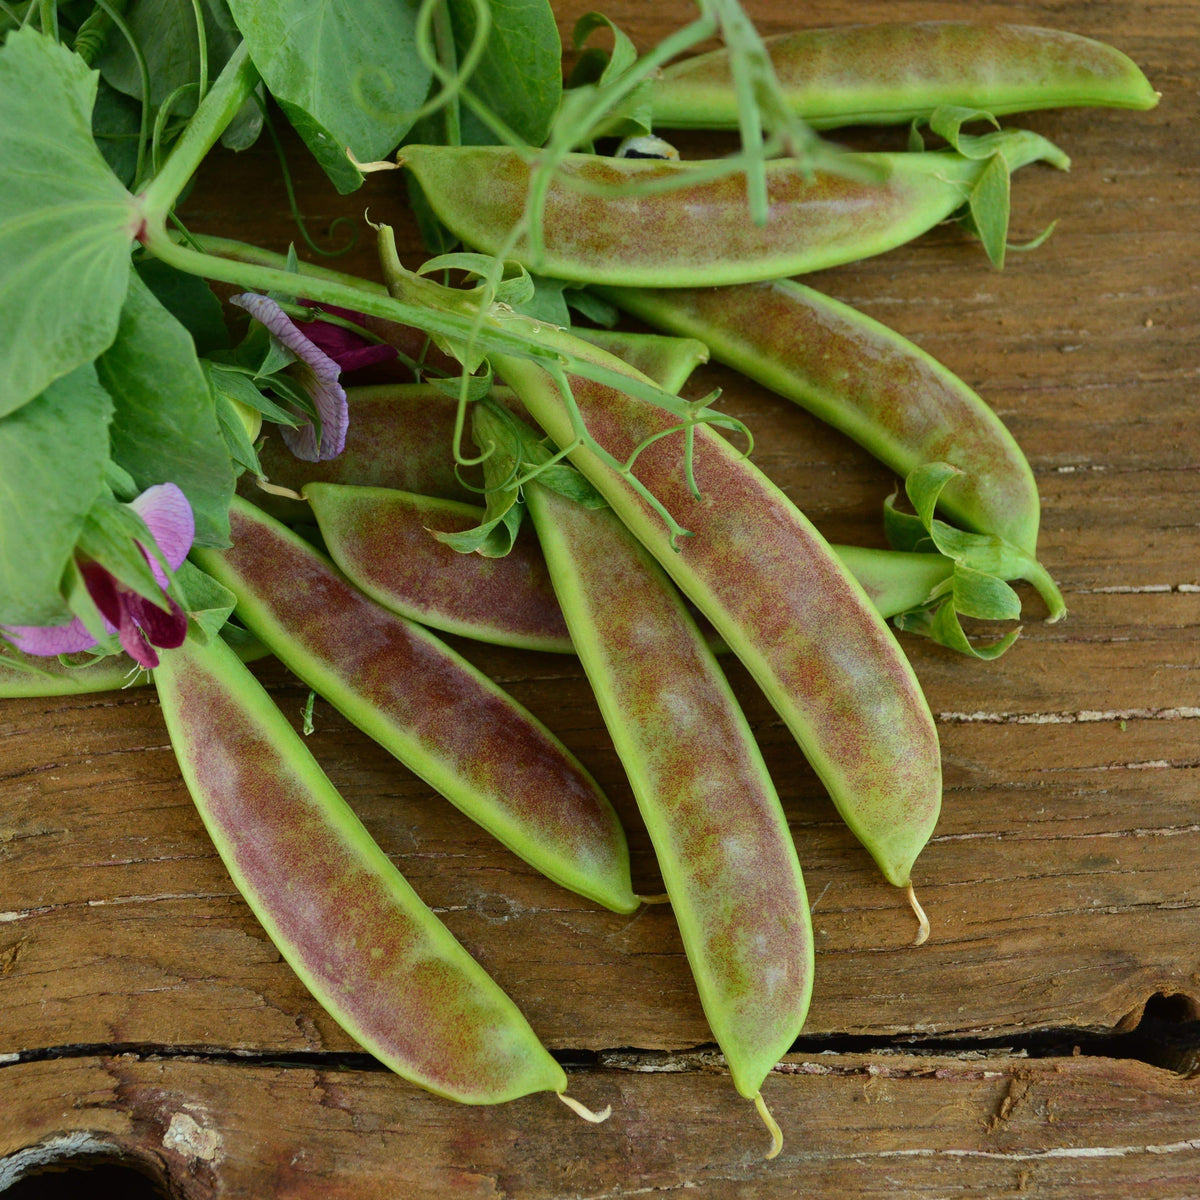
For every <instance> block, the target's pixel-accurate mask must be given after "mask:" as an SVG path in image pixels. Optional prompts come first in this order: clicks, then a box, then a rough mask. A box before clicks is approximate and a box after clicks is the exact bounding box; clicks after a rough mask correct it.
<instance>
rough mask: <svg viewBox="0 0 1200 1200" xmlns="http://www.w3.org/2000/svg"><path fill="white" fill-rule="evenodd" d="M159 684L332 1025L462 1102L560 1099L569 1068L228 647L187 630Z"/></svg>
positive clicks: (270, 915)
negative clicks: (534, 1095) (415, 885)
mask: <svg viewBox="0 0 1200 1200" xmlns="http://www.w3.org/2000/svg"><path fill="white" fill-rule="evenodd" d="M154 682H155V684H156V685H157V688H158V695H159V700H160V702H161V704H162V711H163V716H164V718H165V719H166V723H167V729H168V731H169V733H170V736H171V745H172V746H173V748H174V750H175V755H176V758H177V759H178V760H179V766H180V769H181V771H182V772H183V778H184V781H185V783H186V784H187V787H188V791H189V792H190V793H191V795H192V799H193V800H194V802H195V804H196V808H197V809H198V810H199V812H200V816H201V818H202V820H203V821H204V824H205V827H206V828H207V830H208V832H209V835H210V836H211V838H212V841H213V844H214V846H215V847H216V848H217V851H218V853H219V854H220V856H221V859H222V860H223V862H224V863H225V866H226V867H227V869H228V870H229V873H230V875H231V876H232V877H233V881H234V883H235V884H236V885H237V888H238V891H240V892H241V894H242V895H243V896H244V897H245V899H246V902H247V903H248V904H249V905H250V908H251V910H252V911H253V912H254V915H255V916H256V917H257V918H258V920H259V921H260V922H261V923H262V925H263V928H264V929H265V930H266V931H267V934H268V936H269V937H270V938H271V941H272V942H273V943H274V944H275V946H276V947H277V948H278V950H279V952H280V953H281V954H282V955H283V957H284V958H285V959H286V960H287V962H288V964H289V965H290V966H291V967H292V969H293V970H294V971H295V972H296V974H297V975H298V976H299V977H300V979H301V980H302V981H303V983H304V984H305V986H306V987H307V988H308V989H309V991H310V992H311V993H312V994H313V996H314V997H315V998H316V999H317V1000H318V1001H319V1002H320V1004H321V1006H322V1007H323V1008H324V1009H325V1010H326V1011H327V1012H328V1013H329V1014H330V1015H331V1016H332V1017H333V1018H334V1019H335V1020H336V1021H337V1022H338V1024H339V1025H341V1026H342V1028H343V1029H345V1031H346V1032H347V1033H348V1034H350V1036H351V1037H353V1038H354V1039H355V1040H356V1041H358V1042H359V1043H360V1044H361V1045H362V1046H363V1047H365V1048H366V1049H367V1050H369V1051H370V1052H371V1053H372V1054H373V1055H375V1057H376V1058H378V1059H379V1060H380V1061H381V1062H383V1063H384V1064H386V1065H387V1066H388V1067H390V1068H391V1069H392V1070H393V1071H395V1072H397V1074H399V1075H401V1076H403V1077H404V1078H405V1079H408V1080H410V1081H411V1082H413V1083H416V1084H419V1085H420V1086H421V1087H424V1088H427V1089H429V1090H430V1091H432V1092H435V1093H437V1094H438V1095H440V1096H445V1097H448V1098H449V1099H452V1100H458V1101H461V1102H463V1103H467V1104H496V1103H500V1102H502V1101H505V1100H513V1099H516V1098H517V1097H518V1096H524V1095H528V1094H529V1093H530V1092H540V1091H552V1092H557V1093H559V1094H560V1095H561V1094H562V1093H563V1092H564V1091H565V1089H566V1086H567V1079H566V1075H565V1074H564V1073H563V1069H562V1067H560V1066H559V1065H558V1063H557V1062H555V1060H554V1059H553V1058H552V1057H551V1056H550V1054H549V1053H548V1052H547V1051H546V1050H545V1048H544V1047H543V1046H542V1045H541V1043H540V1042H539V1041H538V1039H537V1037H536V1035H535V1034H534V1032H533V1030H532V1029H531V1028H530V1027H529V1024H528V1023H527V1022H526V1020H525V1018H524V1017H523V1016H522V1015H521V1013H520V1012H519V1010H518V1009H517V1007H516V1005H515V1004H514V1003H513V1002H512V1000H511V999H509V997H508V996H507V995H505V993H504V992H503V991H501V990H500V988H499V987H498V986H497V985H496V984H495V983H494V982H493V981H492V980H491V979H490V978H489V977H488V975H487V974H486V973H485V972H484V970H483V968H482V967H480V966H479V965H478V963H476V962H475V961H474V959H472V958H471V956H470V955H469V954H468V953H467V951H466V950H465V949H463V947H462V945H461V944H460V943H459V942H457V941H456V940H455V939H454V937H453V935H452V934H451V933H450V931H449V930H448V929H446V927H445V926H444V925H443V924H442V923H441V922H440V921H439V920H438V919H437V917H436V916H435V915H434V914H433V912H431V911H430V909H429V908H427V907H426V906H425V904H424V903H422V901H421V900H420V898H419V897H418V896H417V894H416V893H415V892H414V891H413V890H412V888H411V887H410V886H409V885H408V883H407V882H406V881H405V879H404V877H403V876H402V875H401V874H400V872H399V871H397V870H396V868H395V867H394V866H393V865H392V863H391V862H390V860H389V859H388V857H387V855H385V854H384V853H383V851H382V850H381V849H380V848H379V846H378V845H377V844H376V843H375V842H374V840H373V839H372V838H371V836H370V834H369V833H368V832H367V831H366V829H365V828H363V826H362V823H361V822H360V821H359V820H358V818H357V817H356V816H355V815H354V813H353V811H352V810H351V809H350V807H349V805H347V804H346V802H345V800H343V799H342V797H341V796H340V795H339V794H338V792H337V790H336V789H335V788H334V786H333V784H332V783H330V781H329V779H328V777H327V776H326V775H325V773H324V772H323V771H322V770H321V768H320V766H319V765H318V764H317V762H316V760H315V759H314V758H313V756H312V754H311V753H310V752H309V750H308V747H307V746H305V744H304V740H303V738H302V737H300V735H299V734H297V733H296V732H295V730H294V729H292V727H291V725H290V724H289V723H288V722H287V720H286V719H285V718H284V717H283V715H282V714H281V713H280V711H279V710H278V709H277V708H276V707H275V705H274V703H273V702H272V701H271V698H270V697H269V696H268V695H267V693H266V691H265V690H264V689H263V687H262V685H261V684H259V683H258V681H257V680H256V679H255V678H254V677H253V675H251V674H250V672H249V671H248V670H247V669H246V667H245V666H244V665H243V664H242V663H241V662H240V661H239V659H238V658H237V656H236V655H235V654H234V652H233V651H232V650H230V649H229V648H228V647H227V646H226V645H225V644H224V643H223V642H221V640H220V639H218V638H213V639H212V640H211V641H209V643H208V644H207V645H198V644H197V643H196V642H195V641H191V640H189V641H187V642H185V643H184V645H183V646H182V647H180V648H179V649H177V650H170V651H166V652H164V653H163V655H162V656H161V661H160V663H159V666H158V667H157V669H156V670H155V672H154Z"/></svg>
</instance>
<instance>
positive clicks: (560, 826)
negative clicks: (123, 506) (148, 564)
mask: <svg viewBox="0 0 1200 1200" xmlns="http://www.w3.org/2000/svg"><path fill="white" fill-rule="evenodd" d="M229 516H230V531H231V537H232V539H233V545H232V547H230V548H229V549H227V550H215V549H210V548H206V549H196V550H193V555H194V556H195V557H196V558H197V559H198V560H199V561H200V562H201V563H202V564H203V566H204V569H205V570H206V571H208V573H209V574H210V575H212V576H214V578H216V579H217V580H219V581H220V582H221V583H223V584H224V585H225V586H226V587H228V588H229V589H230V590H231V591H232V592H233V593H234V594H235V595H236V596H237V598H238V603H237V612H238V615H239V616H240V617H241V618H242V620H243V621H244V623H245V624H246V625H247V626H248V627H249V628H250V629H251V630H252V631H253V632H254V634H255V635H256V636H257V637H258V638H259V639H260V640H261V641H262V642H263V643H264V644H265V645H267V646H269V647H270V649H271V650H272V651H273V652H274V653H275V654H276V656H277V657H278V658H279V659H280V660H281V661H282V662H283V663H284V664H285V665H286V666H288V667H289V668H290V669H291V670H293V671H294V672H295V673H296V674H297V675H299V676H300V678H301V679H303V680H304V682H305V683H307V684H308V686H309V687H311V688H313V689H314V690H316V691H317V692H319V693H320V694H321V695H322V696H324V697H325V698H326V699H327V700H328V701H329V702H330V703H331V704H332V705H333V706H334V707H335V708H337V709H338V710H339V711H340V712H341V713H342V714H343V715H344V716H346V718H347V719H348V720H350V721H352V722H353V723H354V724H355V725H357V726H358V727H359V728H360V729H362V730H363V731H364V732H365V733H367V734H368V735H369V736H370V737H372V738H374V739H375V740H376V741H377V742H379V744H380V745H381V746H383V747H384V748H385V749H387V750H388V751H389V752H390V753H392V754H394V755H395V756H396V757H397V758H398V759H400V761H401V762H403V763H404V764H405V765H406V766H407V767H408V768H409V769H410V770H412V771H413V772H414V773H416V774H417V775H419V776H420V777H421V778H422V779H424V780H425V781H426V782H427V783H429V784H430V785H431V786H432V787H434V788H435V789H436V790H437V791H439V792H440V793H441V794H442V795H443V796H445V797H446V798H447V799H448V800H450V801H451V803H453V804H455V805H456V806H457V807H458V808H460V809H462V811H463V812H465V813H466V814H467V816H469V817H471V819H472V820H474V821H476V822H477V823H478V824H480V825H481V826H483V828H485V829H486V830H488V832H489V833H491V834H492V835H493V836H495V837H496V838H498V839H499V840H500V841H501V842H502V843H503V844H504V845H506V846H507V847H508V848H509V849H510V850H512V851H513V852H514V853H515V854H518V855H519V856H520V857H522V858H523V859H525V861H526V862H528V863H530V864H531V865H532V866H534V867H536V868H537V869H538V870H540V871H541V872H542V873H543V874H545V875H547V876H548V877H549V878H551V879H553V880H554V881H555V882H556V883H559V884H561V885H562V886H564V887H567V888H570V889H572V890H573V891H575V892H578V893H579V894H580V895H582V896H586V897H588V898H589V899H592V900H595V901H596V902H597V903H599V904H603V905H605V906H606V907H608V908H611V909H614V910H616V911H618V912H632V911H633V910H634V909H635V908H636V907H637V900H636V899H635V897H634V895H633V892H632V889H631V885H630V882H629V857H628V850H627V848H626V844H625V835H624V833H623V831H622V829H621V826H620V824H619V822H618V820H617V816H616V814H615V813H614V812H613V810H612V807H611V805H610V804H609V803H608V801H607V799H606V798H605V797H604V795H603V794H602V793H601V791H600V789H599V788H598V787H597V785H596V783H595V781H594V780H593V779H592V778H591V776H590V775H588V773H587V772H586V771H585V770H584V768H583V766H582V765H581V764H580V763H579V762H578V761H577V760H576V759H575V757H574V756H573V755H572V754H571V753H570V752H569V751H568V750H567V749H566V747H565V746H563V745H562V743H561V742H559V741H558V739H557V738H555V737H554V735H553V734H552V733H550V731H549V730H548V729H546V727H545V726H544V725H542V724H541V722H539V721H537V720H536V718H534V717H533V716H532V715H531V714H530V713H529V712H527V711H526V710H525V709H524V708H522V707H521V706H520V705H518V704H517V703H516V701H514V700H513V699H512V698H511V697H510V696H508V695H507V694H506V693H505V692H503V691H501V689H500V688H498V687H497V686H496V685H495V684H494V683H492V681H491V680H490V679H488V678H487V677H486V676H485V675H483V674H482V673H481V672H479V671H478V670H476V669H475V668H474V667H472V666H471V665H470V664H469V663H467V662H466V661H465V660H464V659H462V658H461V657H460V656H459V655H457V654H455V653H454V652H453V651H452V650H451V649H450V648H449V647H448V646H446V645H445V644H444V643H443V642H441V641H439V640H438V639H437V638H435V637H434V636H433V635H432V634H431V633H429V632H428V631H427V630H425V629H422V628H421V627H420V626H419V625H416V624H414V623H413V622H411V621H406V620H405V619H404V618H402V617H398V616H396V615H395V614H392V613H389V612H387V611H386V610H385V609H382V608H380V607H379V606H378V605H377V604H375V603H374V601H372V600H370V599H369V598H368V597H367V596H365V595H363V594H362V593H361V592H360V591H358V589H357V588H355V587H354V586H353V585H352V584H351V583H350V582H349V581H348V580H347V579H346V578H345V577H344V576H342V575H341V574H340V573H339V572H338V571H337V570H336V569H335V568H334V567H333V565H332V564H331V563H329V561H328V560H327V559H325V558H324V557H323V556H322V555H320V554H318V553H317V552H316V551H315V550H313V549H312V548H311V547H310V546H308V545H307V544H306V543H305V542H303V541H302V540H301V539H300V538H298V537H296V536H295V535H294V534H292V533H290V532H289V531H288V530H287V529H285V528H284V527H283V526H282V525H280V524H279V523H278V522H276V521H274V520H272V519H271V518H270V517H268V516H267V515H266V514H265V513H261V512H258V511H257V510H255V509H254V508H253V506H251V505H249V504H247V503H245V502H244V501H242V500H237V499H235V501H234V504H233V506H232V508H231V509H230V514H229Z"/></svg>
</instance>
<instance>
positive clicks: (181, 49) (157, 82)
mask: <svg viewBox="0 0 1200 1200" xmlns="http://www.w3.org/2000/svg"><path fill="white" fill-rule="evenodd" d="M200 11H201V13H202V14H203V16H204V43H205V52H206V55H207V59H208V78H209V79H210V80H211V79H215V78H216V77H217V75H218V74H219V73H220V70H221V68H222V67H223V66H224V65H225V64H226V62H228V61H229V56H230V55H231V54H232V53H233V51H234V50H235V49H236V48H237V44H238V42H239V41H240V40H241V38H240V37H239V36H238V30H237V26H236V25H234V23H233V19H232V17H230V15H229V9H228V7H227V6H226V5H225V2H224V0H200ZM125 20H126V22H127V24H128V26H129V32H130V34H131V35H132V37H133V40H134V41H135V42H137V44H138V48H139V49H140V50H141V52H142V55H143V57H144V58H145V60H146V67H147V71H148V73H149V76H150V103H151V105H152V106H153V107H154V108H157V107H158V106H159V105H160V104H162V102H163V101H164V100H165V99H166V98H167V96H169V95H170V94H171V93H172V92H174V91H175V90H176V89H177V88H181V87H185V86H186V85H187V84H189V83H196V82H197V81H198V80H199V78H200V44H199V40H198V38H197V36H196V10H195V9H194V8H193V7H192V0H151V2H148V0H139V2H138V3H136V4H133V5H131V6H130V8H129V12H128V15H127V16H126V18H125ZM96 66H97V68H98V69H99V71H100V74H101V75H102V76H103V77H104V81H105V83H107V84H109V85H110V86H111V87H114V88H116V89H117V91H119V92H123V93H124V94H125V95H126V96H132V97H134V98H135V99H137V100H140V99H141V98H142V74H141V71H140V70H139V69H138V64H137V59H136V58H135V57H134V53H133V48H132V46H130V44H129V42H128V41H126V39H125V38H124V37H122V36H121V35H120V34H119V33H118V32H117V31H116V30H113V31H112V32H111V33H110V34H109V36H108V39H107V41H106V42H105V44H104V50H103V51H102V53H101V54H100V57H99V58H98V59H97V61H96ZM195 108H196V91H195V89H193V90H192V92H191V93H190V94H184V95H182V96H180V97H179V98H178V100H177V101H176V103H175V105H173V106H172V109H171V112H172V113H174V114H175V115H177V116H188V115H189V114H191V113H192V112H193V111H195Z"/></svg>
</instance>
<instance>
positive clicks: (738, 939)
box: [475, 406, 813, 1157]
mask: <svg viewBox="0 0 1200 1200" xmlns="http://www.w3.org/2000/svg"><path fill="white" fill-rule="evenodd" d="M500 419H501V418H497V417H496V416H495V415H494V414H493V413H492V412H489V410H488V408H487V407H486V406H485V407H481V408H479V409H477V410H476V417H475V421H476V430H477V434H476V440H477V441H479V442H480V444H481V445H483V444H486V442H487V441H488V440H489V439H491V440H492V441H493V442H494V443H496V442H498V436H497V435H499V436H502V434H500V431H496V433H495V434H490V433H489V425H493V424H494V423H496V422H497V421H498V420H500ZM545 456H546V457H547V458H548V457H549V453H548V452H546V455H545ZM525 496H526V502H527V503H528V505H529V511H530V514H531V515H532V517H533V520H534V524H535V525H536V527H537V531H538V538H539V540H540V541H541V544H542V547H543V549H544V551H545V554H546V560H547V563H548V564H549V568H550V575H551V578H552V579H553V581H554V588H555V591H556V592H557V594H558V597H559V600H560V601H561V603H562V608H563V612H564V614H565V616H566V619H567V624H568V626H569V628H570V630H571V636H572V638H573V640H574V642H575V645H576V647H577V649H578V653H579V657H580V661H581V662H582V664H583V667H584V669H585V671H586V673H587V677H588V681H589V683H590V684H591V686H592V690H593V691H594V692H595V695H596V698H597V700H598V702H599V704H600V711H601V713H602V714H603V716H604V721H605V724H606V725H607V727H608V730H609V733H610V734H611V735H612V739H613V744H614V746H615V747H616V750H617V753H618V754H619V756H620V758H621V763H622V765H623V766H624V768H625V773H626V775H627V776H628V778H629V782H630V785H631V786H632V789H633V793H634V796H635V797H636V799H637V803H638V808H639V810H640V811H641V814H642V817H643V819H644V820H645V822H646V828H647V831H648V832H649V834H650V839H651V842H652V843H653V846H654V851H655V855H656V856H657V859H658V863H659V867H660V869H661V871H662V876H663V881H664V883H665V885H666V889H667V895H668V897H669V898H670V901H671V906H672V908H673V909H674V912H675V917H676V920H677V921H678V923H679V930H680V933H681V935H682V938H683V944H684V949H685V951H686V953H687V957H688V963H689V964H690V966H691V970H692V975H693V977H694V978H695V981H696V986H697V990H698V991H699V993H700V1000H701V1003H702V1005H703V1008H704V1013H705V1016H706V1018H707V1019H708V1023H709V1026H710V1028H711V1029H712V1031H713V1033H714V1035H715V1036H716V1039H717V1043H718V1045H719V1046H720V1047H721V1050H722V1052H723V1053H724V1055H725V1060H726V1062H727V1063H728V1065H729V1070H730V1074H731V1075H732V1077H733V1082H734V1086H735V1087H736V1088H737V1090H738V1092H739V1093H740V1094H741V1095H743V1096H745V1097H746V1098H747V1099H750V1100H753V1101H754V1102H755V1104H756V1106H757V1107H758V1109H759V1112H760V1113H761V1114H762V1116H763V1119H764V1120H765V1121H766V1123H767V1125H768V1127H769V1128H770V1129H771V1131H772V1134H773V1137H774V1140H773V1144H772V1148H771V1153H770V1154H769V1156H768V1157H774V1155H775V1154H777V1153H778V1151H779V1148H780V1146H781V1145H782V1138H781V1137H780V1134H779V1128H778V1126H777V1125H776V1124H775V1122H774V1120H773V1118H771V1116H770V1113H769V1112H768V1110H767V1108H766V1105H765V1104H764V1102H763V1098H762V1093H761V1088H762V1083H763V1080H764V1079H765V1078H766V1076H767V1074H768V1072H769V1071H770V1070H771V1068H772V1067H773V1066H774V1065H775V1063H776V1062H777V1061H778V1060H779V1059H780V1058H781V1057H782V1056H783V1055H784V1054H785V1053H786V1052H787V1051H788V1049H789V1048H790V1047H791V1045H792V1042H793V1041H794V1040H795V1039H796V1037H797V1036H798V1035H799V1033H800V1030H801V1028H802V1027H803V1024H804V1018H805V1015H806V1014H807V1011H808V1003H809V998H810V996H811V992H812V972H813V938H812V927H811V923H810V919H809V911H808V900H807V897H806V895H805V891H804V880H803V877H802V875H801V872H800V864H799V862H798V861H797V859H796V850H795V846H794V844H793V842H792V837H791V833H790V832H789V830H788V826H787V821H786V820H785V818H784V815H783V810H782V807H781V806H780V803H779V797H778V796H777V795H776V792H775V787H774V785H773V784H772V783H771V780H770V777H769V776H768V774H767V769H766V766H765V764H764V763H763V761H762V755H761V754H760V753H759V750H758V746H757V744H756V743H755V741H754V737H753V734H752V733H751V732H750V728H749V726H748V724H747V723H746V718H745V717H744V715H743V714H742V711H741V709H740V708H739V707H738V704H737V701H736V700H735V699H734V696H733V693H732V691H731V690H730V688H729V684H728V683H727V682H726V680H725V677H724V675H722V674H721V670H720V668H719V667H718V665H717V661H716V659H715V657H714V656H713V654H712V652H711V651H710V650H709V649H708V646H707V645H706V644H705V641H704V638H703V636H702V635H701V633H700V631H699V629H698V628H697V627H696V625H695V623H694V622H693V621H692V620H691V618H690V617H689V616H688V613H687V611H686V609H685V608H684V605H683V602H682V599H681V598H680V596H679V593H678V592H677V591H676V589H675V588H674V586H673V585H672V584H671V582H670V580H669V579H668V578H667V577H666V575H665V574H663V572H662V570H661V568H659V566H658V565H657V563H655V561H654V560H653V558H652V557H651V556H650V555H649V554H648V553H647V551H646V550H645V549H644V548H643V547H642V546H641V545H640V544H639V543H638V541H637V540H636V539H635V538H634V537H633V535H632V534H631V533H630V532H629V531H628V530H627V529H626V528H625V526H624V525H623V524H622V523H621V521H620V520H619V518H618V517H617V516H616V515H615V514H614V513H613V512H612V511H611V510H610V509H595V510H592V509H587V508H585V507H583V506H582V505H581V504H578V503H576V502H575V501H574V500H572V499H569V498H568V497H565V496H562V495H560V494H559V493H557V492H555V491H552V490H551V489H550V488H548V487H546V486H544V485H542V484H540V483H538V482H537V481H536V480H534V481H532V482H530V483H528V484H526V485H525Z"/></svg>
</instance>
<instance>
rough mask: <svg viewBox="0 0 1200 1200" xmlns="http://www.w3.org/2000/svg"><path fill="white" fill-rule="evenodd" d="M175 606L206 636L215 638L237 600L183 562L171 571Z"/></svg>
mask: <svg viewBox="0 0 1200 1200" xmlns="http://www.w3.org/2000/svg"><path fill="white" fill-rule="evenodd" d="M175 584H176V588H177V591H178V595H179V603H180V604H181V605H182V606H183V607H184V609H185V610H186V611H187V613H188V615H189V616H190V617H191V618H192V620H193V621H195V622H196V624H198V625H199V626H200V628H201V629H202V630H203V631H204V633H205V634H206V635H207V636H208V637H216V635H217V634H218V633H219V632H220V630H221V628H222V626H224V624H225V622H226V621H227V620H228V619H229V614H230V613H231V612H233V608H234V605H235V604H236V603H237V597H236V596H235V595H234V594H233V593H232V592H231V591H230V590H229V589H228V588H227V587H226V586H225V585H224V584H223V583H218V582H217V581H216V580H215V579H214V578H213V577H212V576H211V575H209V574H207V573H206V572H204V571H202V570H200V568H199V567H198V566H196V564H195V563H192V562H185V563H184V564H183V565H182V566H181V567H180V568H179V570H178V571H176V572H175Z"/></svg>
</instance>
